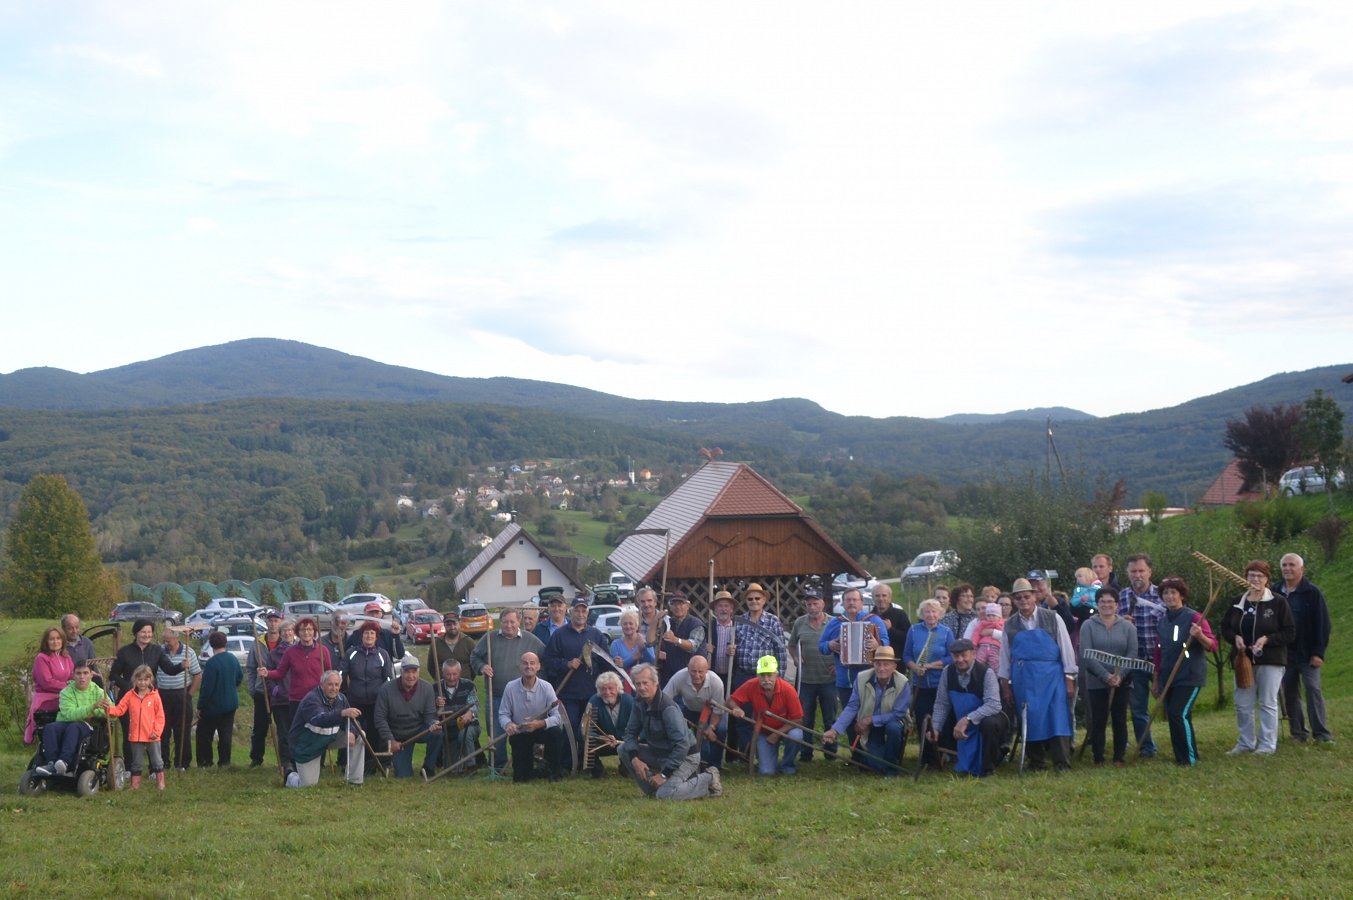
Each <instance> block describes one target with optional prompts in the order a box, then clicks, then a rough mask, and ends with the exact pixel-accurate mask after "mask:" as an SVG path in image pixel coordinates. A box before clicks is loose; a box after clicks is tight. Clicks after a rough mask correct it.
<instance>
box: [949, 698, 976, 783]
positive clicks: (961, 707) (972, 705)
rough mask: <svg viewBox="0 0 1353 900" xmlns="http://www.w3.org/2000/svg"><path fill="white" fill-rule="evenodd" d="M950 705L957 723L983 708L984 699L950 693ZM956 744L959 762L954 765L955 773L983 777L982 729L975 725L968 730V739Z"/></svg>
mask: <svg viewBox="0 0 1353 900" xmlns="http://www.w3.org/2000/svg"><path fill="white" fill-rule="evenodd" d="M949 705H950V707H951V708H952V709H953V711H954V713H953V715H954V721H955V722H957V721H958V720H959V719H961V718H963V717H964V716H966V715H968V714H969V713H971V712H972V711H973V710H975V709H977V708H978V707H979V706H981V705H982V698H981V697H980V696H979V695H977V694H969V693H967V692H965V691H950V692H949ZM970 724H971V723H970ZM955 743H957V744H958V762H956V763H954V771H955V772H967V773H968V774H969V775H981V774H982V729H981V728H978V727H977V726H976V725H973V726H972V728H970V729H969V730H968V739H967V740H966V741H956V742H955Z"/></svg>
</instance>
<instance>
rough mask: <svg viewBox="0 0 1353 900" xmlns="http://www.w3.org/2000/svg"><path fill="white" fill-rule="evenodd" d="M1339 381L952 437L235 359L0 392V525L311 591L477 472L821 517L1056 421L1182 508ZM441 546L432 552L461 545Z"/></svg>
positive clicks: (1008, 445)
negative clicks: (527, 474)
mask: <svg viewBox="0 0 1353 900" xmlns="http://www.w3.org/2000/svg"><path fill="white" fill-rule="evenodd" d="M1349 368H1350V367H1349V366H1339V367H1327V368H1324V369H1313V370H1309V371H1306V372H1298V373H1287V374H1283V375H1278V376H1274V377H1272V378H1268V379H1265V380H1263V381H1260V382H1257V383H1255V384H1251V385H1247V386H1244V387H1239V388H1234V389H1232V390H1229V391H1225V392H1222V393H1220V394H1215V395H1213V396H1210V397H1203V398H1200V399H1198V400H1193V401H1190V402H1189V403H1185V404H1181V405H1180V406H1176V407H1173V408H1170V409H1163V410H1154V411H1151V412H1144V413H1134V414H1129V415H1120V416H1112V417H1107V418H1100V419H1096V418H1089V417H1086V416H1085V415H1084V414H1083V413H1076V412H1075V411H1074V410H1065V411H1062V410H1030V411H1026V412H1025V413H1024V414H1019V413H1014V414H1010V415H1009V416H1006V417H996V418H995V419H994V420H987V419H986V417H978V418H976V419H974V418H972V417H950V420H948V421H945V420H928V419H919V418H907V417H893V418H886V419H874V418H868V417H862V416H841V415H838V414H836V413H832V412H829V411H827V410H824V409H823V408H822V407H821V406H819V405H817V404H816V403H813V402H811V401H808V400H802V399H780V400H772V401H766V402H762V403H741V404H720V403H676V402H661V401H652V400H631V399H627V398H623V397H617V396H612V395H609V394H604V393H600V392H597V391H590V390H585V389H582V388H576V387H570V386H567V385H557V384H548V383H543V382H533V381H525V380H521V379H512V378H487V379H471V378H449V377H445V376H440V375H433V374H430V373H426V372H419V371H417V370H414V369H407V368H401V367H397V366H387V365H383V364H380V363H375V362H372V361H370V360H365V359H361V358H359V357H353V356H349V355H347V354H342V353H337V352H335V351H331V350H325V349H322V348H318V347H313V346H310V345H307V344H301V343H297V342H291V341H275V340H251V341H239V342H236V343H233V344H226V345H222V346H219V347H207V348H203V349H200V350H194V351H186V352H183V353H176V354H173V355H170V356H167V357H163V358H161V359H156V360H150V361H147V362H142V363H136V364H134V365H129V366H123V367H121V368H117V369H109V370H106V371H103V372H96V373H91V374H89V375H76V374H73V373H70V372H64V371H60V370H55V369H29V370H24V371H20V372H16V373H13V374H11V375H3V376H0V526H3V525H4V524H5V522H6V521H7V520H8V517H9V515H11V513H12V509H11V507H12V503H13V501H14V499H15V498H16V497H17V495H18V493H19V491H20V490H21V489H22V487H23V485H24V484H26V483H27V481H28V480H29V479H30V478H31V477H32V476H33V475H35V474H39V473H60V474H63V475H65V476H66V477H67V479H68V480H69V481H70V482H71V483H72V484H73V485H74V486H75V487H76V488H77V489H78V490H79V491H80V493H81V495H82V496H83V497H84V499H85V502H86V504H87V505H88V507H89V509H90V512H91V514H92V515H93V516H94V518H95V524H96V532H97V535H98V538H99V542H100V551H101V552H102V553H103V555H104V558H105V560H107V561H109V562H114V563H117V564H119V565H120V566H121V567H123V568H124V569H125V570H127V571H129V572H136V573H137V577H138V578H139V579H142V580H158V579H160V578H178V577H198V576H199V575H201V574H203V573H227V572H228V573H230V574H231V575H233V576H234V577H241V578H249V577H253V576H252V575H251V573H254V572H257V573H258V574H267V575H272V576H274V577H279V576H281V577H285V576H286V575H289V574H303V575H304V574H324V573H326V572H329V571H332V570H333V569H334V568H335V566H336V564H337V563H338V562H339V561H340V557H345V556H346V557H347V558H349V559H351V558H353V557H352V554H353V553H355V552H365V551H362V550H361V548H355V547H354V544H355V543H357V544H360V543H361V542H363V541H370V540H373V539H376V538H381V539H383V538H384V537H385V533H384V532H381V533H380V534H379V535H378V534H376V533H375V532H376V531H377V530H378V529H374V528H373V524H374V523H388V525H389V527H390V528H395V527H397V526H398V524H399V517H398V516H397V515H396V514H395V513H394V512H393V510H392V508H391V507H392V504H393V502H394V498H395V496H396V494H397V493H399V492H401V491H404V490H411V491H414V492H415V493H417V494H419V495H420V496H425V497H433V496H440V495H444V494H446V493H449V492H450V491H452V490H454V489H455V488H457V487H464V486H465V485H466V472H468V471H469V470H470V469H472V468H475V467H481V466H485V465H489V464H503V463H508V462H512V461H516V460H521V459H525V458H551V457H552V458H561V459H572V460H582V461H585V464H586V465H589V466H591V467H593V469H594V470H596V471H597V473H598V474H599V475H601V476H602V478H603V480H604V478H605V477H615V476H617V475H620V474H622V473H623V471H624V469H625V467H626V460H627V459H628V458H632V459H634V461H635V462H636V463H637V464H638V465H639V466H640V467H644V468H650V469H654V470H655V471H660V472H663V473H664V474H665V475H666V476H667V477H668V478H669V479H670V478H679V477H680V474H681V472H682V471H683V470H686V471H688V470H689V469H690V468H691V467H693V466H695V465H697V464H698V462H699V459H698V456H697V454H696V450H697V449H698V448H699V447H701V446H708V447H713V446H721V447H722V448H723V449H724V451H725V458H726V459H734V460H745V461H748V462H751V463H752V464H753V465H755V466H756V467H757V468H758V469H759V470H760V471H762V472H763V473H764V474H766V475H767V476H768V477H771V478H772V479H774V480H776V482H777V483H778V484H780V485H781V487H783V488H784V489H785V490H787V491H789V492H790V493H805V494H812V493H815V492H818V491H822V492H824V493H823V496H824V498H825V496H826V494H825V491H826V488H827V486H828V485H830V486H832V487H834V488H836V489H850V488H852V487H859V486H862V485H867V484H870V483H871V482H872V483H876V484H877V483H879V482H878V481H877V479H879V478H880V477H883V478H885V479H889V478H890V479H904V478H908V477H912V476H920V477H924V478H926V479H931V480H933V482H935V483H937V484H938V485H941V486H945V488H946V489H947V490H949V491H950V492H952V490H953V489H954V488H955V487H957V486H958V485H961V484H964V483H972V482H982V481H997V480H1003V479H1008V478H1011V477H1022V476H1023V475H1025V474H1027V473H1028V472H1030V471H1034V472H1038V473H1040V474H1041V473H1043V472H1045V471H1047V472H1050V473H1051V474H1052V475H1053V476H1054V477H1057V472H1058V469H1057V466H1056V463H1055V461H1054V457H1053V456H1052V454H1051V452H1050V450H1051V449H1052V448H1051V447H1050V445H1049V442H1048V439H1047V433H1046V429H1045V427H1044V422H1045V417H1046V416H1047V415H1049V414H1051V415H1052V418H1053V422H1054V431H1055V444H1056V450H1057V451H1058V453H1059V454H1060V457H1061V460H1062V464H1063V465H1064V466H1065V468H1066V469H1067V470H1068V472H1071V473H1074V474H1075V475H1077V476H1079V479H1078V480H1080V481H1082V482H1089V483H1091V484H1094V483H1098V484H1100V485H1102V486H1104V487H1108V486H1110V485H1112V484H1113V483H1114V482H1116V481H1118V480H1119V479H1123V480H1125V482H1126V485H1127V490H1128V499H1129V502H1135V501H1136V499H1137V498H1138V497H1140V496H1141V494H1142V492H1144V491H1146V490H1157V491H1161V492H1164V493H1165V494H1166V495H1167V497H1169V499H1170V502H1172V503H1180V504H1182V503H1187V502H1191V501H1193V500H1196V499H1197V497H1198V495H1199V494H1200V493H1201V492H1202V490H1203V489H1204V488H1205V487H1206V486H1207V484H1208V483H1209V482H1210V481H1211V480H1212V479H1213V478H1214V477H1215V475H1216V474H1217V472H1219V471H1220V469H1221V468H1222V467H1223V466H1224V465H1225V463H1226V461H1227V459H1228V458H1229V454H1228V453H1227V451H1226V450H1225V449H1223V447H1222V443H1221V442H1222V436H1223V430H1224V423H1225V421H1226V420H1227V419H1228V418H1236V417H1238V416H1239V415H1240V414H1241V412H1242V410H1244V409H1245V408H1246V407H1248V406H1251V405H1254V404H1265V405H1268V404H1273V403H1278V402H1293V403H1300V402H1301V401H1302V400H1304V399H1305V398H1306V397H1308V396H1310V395H1311V393H1312V392H1313V391H1314V390H1315V388H1317V387H1323V388H1325V389H1327V390H1329V391H1330V392H1331V395H1332V396H1334V397H1335V398H1336V399H1338V400H1339V401H1340V402H1341V403H1342V404H1343V407H1344V409H1345V412H1346V414H1348V415H1350V417H1353V391H1350V390H1347V389H1343V388H1342V386H1341V385H1339V377H1340V376H1341V375H1342V374H1343V373H1344V372H1346V371H1347V370H1348V369H1349ZM1034 413H1038V415H1034ZM401 485H405V486H409V485H412V486H413V487H401ZM668 487H670V485H668ZM913 493H914V492H913ZM926 502H928V503H933V502H935V501H932V500H927V501H926ZM897 508H899V509H901V508H905V507H904V506H899V507H897ZM895 524H896V523H895ZM439 534H440V533H439ZM439 534H438V535H431V534H429V535H425V539H426V540H425V543H426V541H435V540H443V539H445V540H450V541H454V540H457V539H458V537H457V535H456V534H455V533H454V531H453V532H450V533H448V535H447V536H446V537H445V538H443V537H441V536H439ZM460 549H461V548H451V549H450V551H448V556H449V557H457V556H459V555H460V552H459V551H460Z"/></svg>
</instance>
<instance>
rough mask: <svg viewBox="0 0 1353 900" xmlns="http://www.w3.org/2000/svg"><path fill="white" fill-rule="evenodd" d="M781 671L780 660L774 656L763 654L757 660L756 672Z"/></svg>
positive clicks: (759, 673) (772, 673) (771, 673)
mask: <svg viewBox="0 0 1353 900" xmlns="http://www.w3.org/2000/svg"><path fill="white" fill-rule="evenodd" d="M778 671H780V661H779V660H777V659H776V658H775V657H773V656H763V657H761V658H760V659H758V660H757V661H756V674H758V675H774V674H775V673H776V672H778Z"/></svg>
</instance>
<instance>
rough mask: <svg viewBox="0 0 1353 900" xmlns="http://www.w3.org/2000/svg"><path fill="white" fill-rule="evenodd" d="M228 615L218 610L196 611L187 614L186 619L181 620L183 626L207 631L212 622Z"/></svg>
mask: <svg viewBox="0 0 1353 900" xmlns="http://www.w3.org/2000/svg"><path fill="white" fill-rule="evenodd" d="M227 615H229V613H224V612H221V611H220V610H219V609H198V610H194V611H193V612H191V613H189V614H188V618H186V619H184V620H183V624H184V625H195V626H198V630H200V631H207V630H210V629H209V628H208V626H209V625H211V623H212V622H214V621H216V620H217V619H220V618H223V617H225V616H227Z"/></svg>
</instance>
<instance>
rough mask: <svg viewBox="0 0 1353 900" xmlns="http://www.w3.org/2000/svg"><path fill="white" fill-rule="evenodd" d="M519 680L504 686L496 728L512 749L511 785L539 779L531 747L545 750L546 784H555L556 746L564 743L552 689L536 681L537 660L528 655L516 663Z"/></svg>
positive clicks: (557, 769)
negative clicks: (499, 728)
mask: <svg viewBox="0 0 1353 900" xmlns="http://www.w3.org/2000/svg"><path fill="white" fill-rule="evenodd" d="M518 667H519V668H520V670H521V677H520V678H516V679H513V680H512V681H509V682H508V683H507V687H505V688H504V689H503V701H502V705H501V706H500V707H499V708H498V724H499V726H500V727H501V728H502V729H503V733H504V734H506V735H507V736H508V737H507V741H508V743H509V744H511V745H512V783H513V784H520V783H521V782H524V781H531V780H532V779H534V778H538V777H539V773H537V772H536V762H535V746H536V744H541V745H542V746H544V748H545V768H546V771H547V772H548V774H549V778H550V781H559V780H560V779H561V778H563V777H564V776H563V772H562V771H561V770H560V767H559V759H560V745H561V744H563V743H564V733H563V729H562V728H561V727H560V724H559V723H560V713H559V709H558V705H559V701H558V700H557V699H555V696H554V688H553V687H551V686H550V683H549V682H548V681H546V680H544V679H543V678H541V677H540V657H538V656H536V655H535V654H534V653H532V652H530V651H528V652H526V653H523V654H522V655H521V660H520V662H519V663H518Z"/></svg>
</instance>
